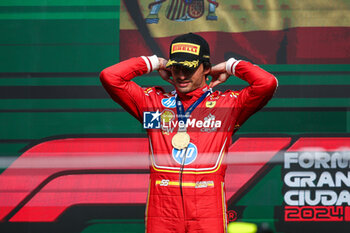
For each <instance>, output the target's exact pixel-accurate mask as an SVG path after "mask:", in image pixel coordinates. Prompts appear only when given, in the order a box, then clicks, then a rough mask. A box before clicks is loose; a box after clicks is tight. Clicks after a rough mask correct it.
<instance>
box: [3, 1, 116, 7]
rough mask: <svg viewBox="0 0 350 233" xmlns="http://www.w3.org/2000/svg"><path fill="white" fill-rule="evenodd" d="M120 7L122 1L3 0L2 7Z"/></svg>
mask: <svg viewBox="0 0 350 233" xmlns="http://www.w3.org/2000/svg"><path fill="white" fill-rule="evenodd" d="M105 5H111V6H119V5H120V0H50V1H48V0H1V2H0V6H105Z"/></svg>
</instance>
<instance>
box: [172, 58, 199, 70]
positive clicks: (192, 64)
mask: <svg viewBox="0 0 350 233" xmlns="http://www.w3.org/2000/svg"><path fill="white" fill-rule="evenodd" d="M173 65H181V66H185V67H187V68H190V69H195V68H197V67H198V66H199V65H200V61H199V60H193V61H176V60H169V61H168V63H167V64H166V67H170V66H173Z"/></svg>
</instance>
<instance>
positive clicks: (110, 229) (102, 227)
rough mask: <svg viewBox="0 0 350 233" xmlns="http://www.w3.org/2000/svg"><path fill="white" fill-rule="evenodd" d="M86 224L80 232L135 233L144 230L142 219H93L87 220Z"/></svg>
mask: <svg viewBox="0 0 350 233" xmlns="http://www.w3.org/2000/svg"><path fill="white" fill-rule="evenodd" d="M87 225H88V226H87V227H86V228H85V229H84V230H83V231H82V232H81V233H95V232H99V233H118V232H120V233H135V232H144V231H145V223H144V220H143V219H142V220H137V219H135V220H129V219H122V220H119V221H118V220H115V219H111V220H95V221H89V223H88V224H87Z"/></svg>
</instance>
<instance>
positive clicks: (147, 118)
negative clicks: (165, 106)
mask: <svg viewBox="0 0 350 233" xmlns="http://www.w3.org/2000/svg"><path fill="white" fill-rule="evenodd" d="M160 115H161V113H160V112H159V110H157V111H156V112H144V113H143V128H144V129H160Z"/></svg>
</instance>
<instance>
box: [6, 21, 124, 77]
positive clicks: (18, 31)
mask: <svg viewBox="0 0 350 233" xmlns="http://www.w3.org/2000/svg"><path fill="white" fill-rule="evenodd" d="M0 22H1V26H0V28H1V30H3V31H6V36H1V37H0V45H1V46H16V45H22V46H25V45H33V46H36V49H38V50H39V49H40V47H39V46H48V45H65V44H67V45H69V44H77V45H79V44H91V45H93V44H112V43H113V44H115V43H116V42H117V41H118V40H119V36H118V33H116V31H117V30H118V28H119V24H118V19H81V20H1V21H0ZM0 49H3V48H1V47H0ZM19 49H21V47H19ZM14 72H16V70H14Z"/></svg>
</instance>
